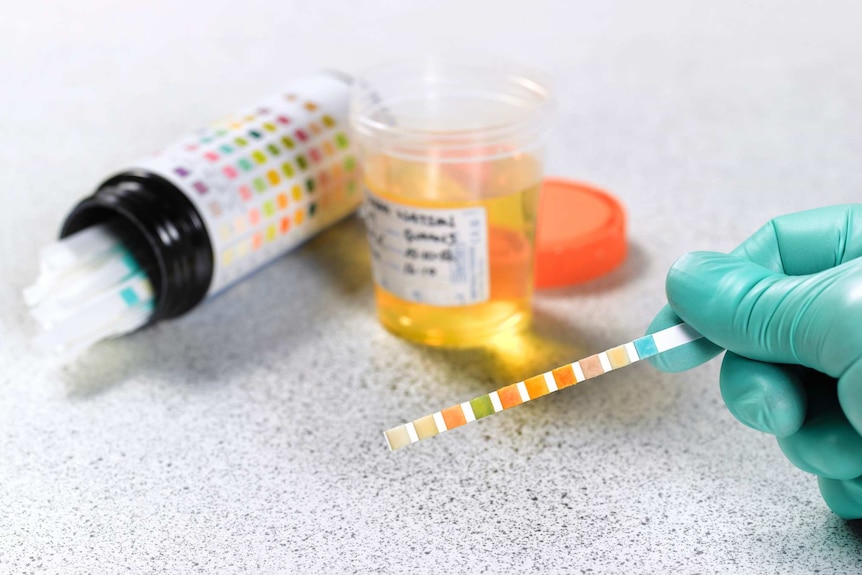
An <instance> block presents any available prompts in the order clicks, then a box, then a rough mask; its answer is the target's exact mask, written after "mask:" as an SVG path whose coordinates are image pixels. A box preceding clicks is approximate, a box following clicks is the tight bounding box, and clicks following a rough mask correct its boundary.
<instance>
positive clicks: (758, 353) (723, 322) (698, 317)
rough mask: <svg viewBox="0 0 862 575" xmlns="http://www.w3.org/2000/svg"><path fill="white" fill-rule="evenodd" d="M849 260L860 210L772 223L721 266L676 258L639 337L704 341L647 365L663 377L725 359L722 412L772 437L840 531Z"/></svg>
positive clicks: (857, 245)
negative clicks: (695, 334)
mask: <svg viewBox="0 0 862 575" xmlns="http://www.w3.org/2000/svg"><path fill="white" fill-rule="evenodd" d="M860 256H862V205H848V206H832V207H827V208H820V209H816V210H811V211H807V212H801V213H796V214H790V215H787V216H782V217H779V218H775V219H774V220H772V221H770V222H769V223H768V224H766V225H765V226H764V227H762V228H761V229H760V230H759V231H757V232H756V233H755V234H754V235H753V236H751V237H750V238H749V239H748V240H746V241H745V242H744V243H743V244H742V245H740V246H739V247H738V248H736V249H735V250H733V251H732V252H731V253H730V254H719V253H712V252H694V253H690V254H687V255H684V256H683V257H682V258H680V259H679V260H678V261H677V262H676V263H675V264H674V265H673V267H671V269H670V272H669V273H668V276H667V286H666V288H667V298H668V302H669V306H668V307H665V308H664V309H663V310H662V311H661V312H660V313H659V314H658V315H657V316H656V318H655V319H654V320H653V321H652V323H651V324H650V326H649V329H648V333H653V332H655V331H658V330H660V329H663V328H666V327H669V326H671V325H674V324H676V323H679V318H681V319H682V320H683V321H685V322H687V323H688V324H689V325H691V326H692V327H693V328H695V329H696V330H698V331H699V332H700V333H702V334H703V335H704V336H705V338H706V339H705V340H704V339H702V340H699V341H696V342H693V343H691V344H688V345H686V346H683V347H680V348H677V349H673V350H670V351H667V352H665V353H663V354H661V355H659V356H656V357H655V358H654V359H653V360H652V362H653V364H654V365H655V366H656V367H657V368H658V369H660V370H662V371H683V370H686V369H690V368H692V367H694V366H696V365H700V364H701V363H703V362H705V361H707V360H709V359H711V358H712V357H714V356H715V355H717V354H718V353H720V352H721V351H722V348H723V349H727V350H728V351H727V353H726V354H725V357H724V361H723V363H722V366H721V375H720V383H721V395H722V397H723V398H724V401H725V403H726V404H727V407H728V409H729V410H730V412H731V413H732V414H733V415H734V416H735V417H736V418H737V419H739V420H740V421H741V422H742V423H744V424H746V425H748V426H750V427H753V428H754V429H758V430H760V431H764V432H766V433H771V434H773V435H775V436H776V437H777V438H778V445H779V446H780V447H781V450H782V451H783V452H784V454H785V456H787V458H788V459H789V460H790V461H791V463H793V464H794V465H795V466H796V467H798V468H800V469H802V470H803V471H807V472H810V473H814V474H816V475H817V476H818V482H819V485H820V492H821V494H822V495H823V498H824V500H825V501H826V503H827V505H829V507H830V508H831V509H832V510H833V511H834V512H835V513H836V514H838V515H839V516H841V517H844V518H846V519H857V518H862V435H860V433H862V258H860ZM677 316H678V317H677ZM707 340H708V341H707Z"/></svg>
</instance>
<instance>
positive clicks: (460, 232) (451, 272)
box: [363, 190, 489, 307]
mask: <svg viewBox="0 0 862 575" xmlns="http://www.w3.org/2000/svg"><path fill="white" fill-rule="evenodd" d="M363 215H364V218H365V225H366V228H367V230H368V242H369V245H370V246H371V259H372V270H373V273H374V281H375V283H376V284H377V285H379V286H380V287H382V288H383V289H385V290H386V291H388V292H390V293H392V294H394V295H396V296H398V297H400V298H401V299H405V300H408V301H413V302H417V303H423V304H427V305H432V306H440V307H443V306H462V305H471V304H476V303H481V302H484V301H487V300H488V295H489V277H488V276H489V273H488V226H487V222H486V217H485V209H484V208H483V207H480V206H471V207H468V208H456V209H436V208H426V207H414V206H406V205H401V204H396V203H394V202H390V201H388V200H384V199H383V198H381V197H379V196H376V195H374V194H372V193H371V192H370V191H368V190H366V196H365V205H364V206H363Z"/></svg>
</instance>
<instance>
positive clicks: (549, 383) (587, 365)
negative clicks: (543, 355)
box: [383, 323, 703, 451]
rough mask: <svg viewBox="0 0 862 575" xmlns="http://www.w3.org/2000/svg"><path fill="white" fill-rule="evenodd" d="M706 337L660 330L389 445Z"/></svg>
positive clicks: (397, 431)
mask: <svg viewBox="0 0 862 575" xmlns="http://www.w3.org/2000/svg"><path fill="white" fill-rule="evenodd" d="M702 337H703V336H702V335H700V334H699V333H698V332H697V331H695V330H694V329H693V328H691V327H690V326H688V325H687V324H684V323H681V324H677V325H675V326H672V327H669V328H667V329H663V330H661V331H657V332H655V333H653V334H650V335H645V336H644V337H641V338H638V339H636V340H634V341H631V342H629V343H626V344H623V345H618V346H616V347H613V348H611V349H609V350H607V351H603V352H601V353H597V354H595V355H591V356H589V357H586V358H584V359H582V360H580V361H576V362H574V363H570V364H568V365H563V366H561V367H558V368H556V369H553V370H551V371H548V372H546V373H543V374H540V375H536V376H533V377H530V378H528V379H525V380H524V381H520V382H518V383H513V384H512V385H507V386H506V387H501V388H500V389H498V390H497V391H492V392H491V393H488V394H486V395H480V396H479V397H477V398H475V399H471V400H470V401H465V402H464V403H459V404H456V405H453V406H451V407H447V408H446V409H442V410H440V411H438V412H435V413H432V414H430V415H426V416H425V417H420V418H419V419H414V420H413V421H410V422H408V423H405V424H403V425H399V426H398V427H393V428H392V429H389V430H387V431H385V432H383V435H384V436H385V437H386V443H387V445H389V449H390V450H391V451H395V450H396V449H401V448H402V447H405V446H407V445H412V444H413V443H416V442H417V441H419V440H422V439H427V438H429V437H434V436H435V435H439V434H440V433H443V432H444V431H448V430H450V429H454V428H456V427H461V426H462V425H464V424H466V423H470V422H471V421H476V420H477V419H482V418H483V417H486V416H488V415H493V414H494V413H498V412H500V411H503V410H505V409H509V408H511V407H515V406H516V405H521V404H522V403H526V402H528V401H530V400H532V399H536V398H537V397H542V396H543V395H548V394H549V393H553V392H555V391H557V390H560V389H563V388H566V387H571V386H573V385H576V384H578V383H580V382H582V381H584V380H586V379H591V378H593V377H598V376H599V375H602V374H604V373H607V372H609V371H613V370H615V369H619V368H621V367H625V366H627V365H631V364H632V363H634V362H636V361H640V360H642V359H646V358H648V357H652V356H654V355H657V354H659V353H662V352H664V351H667V350H669V349H673V348H675V347H679V346H681V345H685V344H687V343H691V342H693V341H696V340H698V339H700V338H702Z"/></svg>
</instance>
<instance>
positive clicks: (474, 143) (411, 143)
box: [350, 56, 555, 155]
mask: <svg viewBox="0 0 862 575" xmlns="http://www.w3.org/2000/svg"><path fill="white" fill-rule="evenodd" d="M452 69H460V70H461V71H462V72H463V71H464V70H465V69H475V70H477V71H479V72H481V73H489V74H492V75H495V76H496V78H495V79H496V81H498V82H500V85H503V84H508V85H509V86H511V87H512V88H515V89H517V90H518V91H519V92H520V93H521V94H522V95H523V96H526V97H527V98H528V99H529V102H526V103H528V104H529V105H528V106H526V108H527V109H528V110H529V112H528V113H526V114H525V115H524V116H523V117H521V118H517V119H515V120H511V121H502V122H499V123H496V124H491V125H488V126H482V127H479V128H465V129H450V130H445V131H441V130H430V129H427V128H414V127H405V126H399V125H397V124H395V123H394V122H387V121H385V120H383V119H381V117H380V116H381V113H383V114H382V115H383V117H385V111H386V108H387V107H388V106H390V105H391V104H392V103H393V102H396V101H397V99H393V98H391V97H390V98H388V99H387V98H386V97H385V96H381V94H380V90H385V86H384V85H385V84H386V83H387V82H395V83H396V84H400V85H401V86H402V87H403V86H405V85H407V86H414V87H418V88H422V87H425V88H431V87H433V86H434V85H435V84H434V82H439V80H440V78H442V77H445V74H446V73H447V72H448V71H450V70H452ZM429 72H431V73H433V74H438V75H437V76H436V77H435V76H433V75H430V74H429ZM429 80H431V81H429ZM444 84H446V83H444ZM449 84H450V86H449V87H451V83H449ZM472 94H473V95H476V96H481V95H485V96H487V95H488V92H485V93H484V94H483V93H481V92H475V91H474V92H472ZM497 96H498V97H497V98H495V99H497V100H500V101H505V100H507V99H510V100H511V99H513V98H516V96H512V95H505V94H498V95H497ZM525 101H526V100H525ZM523 103H524V102H522V104H523ZM522 107H524V106H522ZM554 108H555V102H554V99H553V96H552V90H551V82H550V79H549V77H548V76H547V75H546V74H544V73H543V72H540V71H538V70H534V69H529V68H527V67H524V66H522V65H519V64H515V63H513V62H509V61H505V60H500V59H494V60H490V59H489V60H478V59H473V60H464V59H461V58H459V59H457V60H453V59H451V58H440V57H437V56H432V57H428V58H425V59H422V60H396V61H391V62H388V63H385V64H381V65H378V66H376V67H373V68H370V69H369V70H367V71H365V72H363V73H361V74H359V75H358V76H357V77H356V78H355V79H354V82H353V86H352V94H351V101H350V117H351V123H352V125H353V128H354V130H355V131H356V133H357V134H358V135H359V136H360V138H363V139H368V140H373V141H376V142H377V143H378V144H379V145H380V146H383V147H387V146H397V147H398V148H399V149H400V152H401V153H400V154H399V155H412V154H411V152H414V153H416V154H420V155H421V154H422V152H423V151H427V149H428V148H433V149H434V150H441V151H458V150H470V149H474V148H476V147H479V146H481V147H488V146H491V147H493V146H495V145H506V148H507V149H508V152H509V153H517V152H519V151H523V150H525V149H529V148H534V147H536V146H537V145H539V144H540V143H541V141H542V140H543V139H544V136H545V134H546V133H547V132H548V129H549V128H550V119H551V117H552V115H553V112H554Z"/></svg>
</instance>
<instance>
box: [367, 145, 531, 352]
mask: <svg viewBox="0 0 862 575" xmlns="http://www.w3.org/2000/svg"><path fill="white" fill-rule="evenodd" d="M363 177H364V179H365V185H366V187H367V188H368V190H369V192H370V193H371V194H373V195H374V196H377V197H379V198H381V199H384V200H387V201H388V202H391V203H394V204H397V205H399V206H409V207H412V208H432V209H435V208H436V209H460V208H472V207H477V206H480V207H482V208H484V210H485V217H486V222H487V239H488V242H487V244H488V245H487V248H488V271H489V277H488V284H489V289H488V299H487V300H485V301H482V302H479V303H473V304H468V305H456V306H447V307H441V306H436V305H428V304H424V303H417V302H415V301H409V300H407V299H403V298H402V297H399V296H397V295H395V294H393V293H391V292H390V291H387V290H386V289H384V288H383V287H381V286H379V285H375V297H376V303H377V314H378V317H379V320H380V322H381V323H382V324H383V326H384V327H386V328H387V329H388V330H390V331H392V332H393V333H395V334H396V335H398V336H401V337H404V338H406V339H409V340H412V341H416V342H420V343H423V344H427V345H437V346H447V347H472V346H478V345H482V344H484V343H486V342H487V341H488V340H489V339H491V338H492V337H494V336H496V335H498V334H500V333H505V332H512V331H516V330H520V329H523V328H525V327H526V326H528V325H529V323H530V319H531V315H532V314H531V298H532V292H533V254H534V251H535V250H534V242H535V235H536V213H537V211H538V204H539V192H540V190H541V177H542V171H541V162H540V161H539V160H538V159H537V158H535V157H533V156H530V155H528V154H517V155H512V156H506V157H502V158H498V159H493V160H485V161H483V162H481V163H473V162H463V163H457V162H452V163H445V162H441V163H429V162H419V161H415V160H408V159H401V158H397V157H392V156H387V155H385V154H380V155H377V156H374V157H370V158H366V160H365V170H364V176H363Z"/></svg>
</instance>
